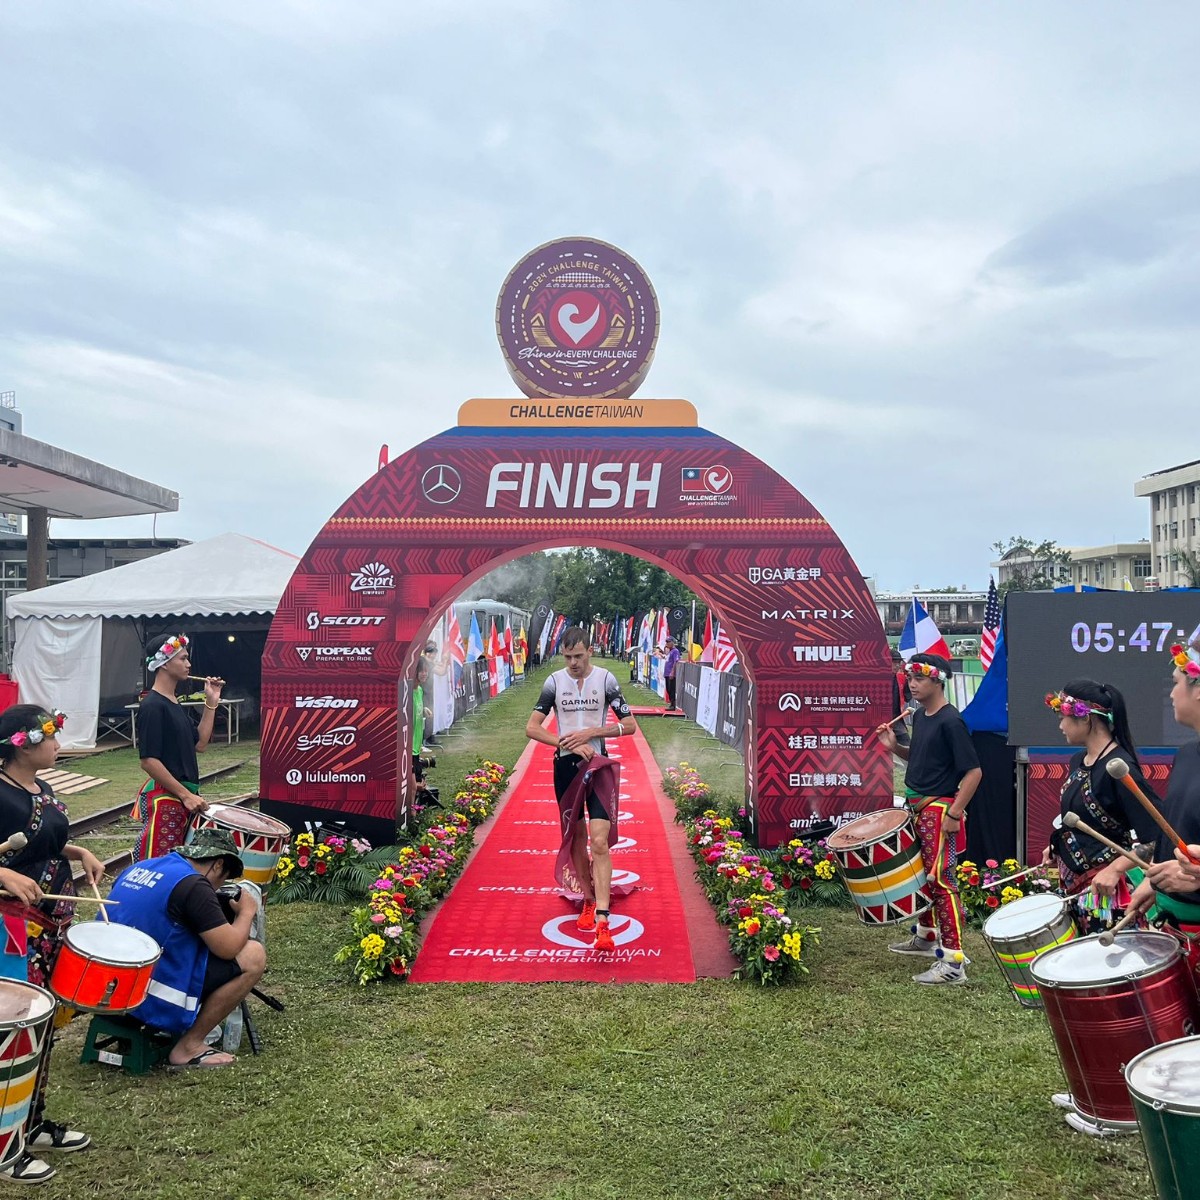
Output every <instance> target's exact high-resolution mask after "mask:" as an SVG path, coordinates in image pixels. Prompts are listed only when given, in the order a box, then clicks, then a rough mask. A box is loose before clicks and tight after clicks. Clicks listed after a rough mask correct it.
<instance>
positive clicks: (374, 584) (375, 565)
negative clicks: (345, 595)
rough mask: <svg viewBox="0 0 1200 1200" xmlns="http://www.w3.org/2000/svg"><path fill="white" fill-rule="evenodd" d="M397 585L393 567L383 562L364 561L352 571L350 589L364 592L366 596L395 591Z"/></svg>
mask: <svg viewBox="0 0 1200 1200" xmlns="http://www.w3.org/2000/svg"><path fill="white" fill-rule="evenodd" d="M395 587H396V576H395V575H394V574H393V572H392V569H391V567H388V566H385V565H384V564H383V563H381V562H369V563H364V564H363V565H362V566H361V567H359V568H358V570H357V571H351V573H350V590H351V591H352V592H362V593H363V595H364V596H382V595H383V593H384V592H387V591H394V590H395Z"/></svg>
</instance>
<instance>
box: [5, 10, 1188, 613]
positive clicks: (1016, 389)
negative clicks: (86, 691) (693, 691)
mask: <svg viewBox="0 0 1200 1200" xmlns="http://www.w3.org/2000/svg"><path fill="white" fill-rule="evenodd" d="M1198 14H1200V10H1198V9H1197V8H1196V6H1195V5H1194V4H1178V5H1172V4H1136V5H1134V4H1128V3H1088V4H1083V3H1074V4H1049V5H1047V4H1045V3H1037V4H1016V3H1004V4H992V5H989V4H981V3H978V2H972V3H970V4H966V3H960V4H903V5H902V4H899V3H897V4H864V3H857V4H851V5H846V4H834V3H829V4H808V3H801V2H795V0H789V2H785V0H774V2H760V3H757V4H748V3H741V4H734V3H715V2H711V0H689V2H688V3H682V2H680V3H656V2H654V0H638V2H634V3H625V2H621V0H617V2H609V3H606V4H603V5H597V4H594V3H582V2H580V3H575V2H566V3H560V4H557V5H549V4H545V3H533V2H525V0H470V2H468V0H429V2H427V3H425V4H422V5H418V4H416V3H411V2H400V0H396V2H394V3H382V2H376V3H351V2H348V0H337V2H336V3H335V2H333V0H294V2H291V3H279V2H271V0H238V2H237V3H222V2H210V3H196V2H194V0H189V2H188V3H169V2H166V0H153V2H151V0H146V2H145V3H136V2H125V3H119V2H110V0H88V3H86V4H78V3H69V4H68V3H57V2H53V0H42V2H40V3H32V2H30V3H9V4H6V5H4V6H3V8H2V9H0V78H2V79H3V87H2V89H0V277H2V281H3V282H2V285H0V390H8V389H15V390H16V392H17V402H18V406H19V407H20V409H21V411H22V413H23V415H24V420H25V432H26V433H27V434H29V435H30V436H32V437H35V438H39V439H42V440H44V441H48V442H51V443H54V444H56V445H60V446H63V447H65V448H67V449H69V450H73V451H75V452H77V453H79V454H83V455H86V456H89V457H92V458H95V459H99V460H100V461H102V462H105V463H107V464H109V465H111V466H114V467H118V468H120V469H122V470H124V471H127V472H130V473H131V474H134V475H138V476H141V477H143V478H146V479H149V480H152V481H153V482H155V483H159V484H162V485H164V486H167V487H170V488H173V489H175V490H177V491H178V492H179V493H180V497H181V499H180V512H179V513H178V514H175V515H169V516H164V517H159V518H158V521H157V531H158V533H159V534H160V535H171V536H178V537H186V538H191V539H199V538H203V537H207V536H210V535H212V534H216V533H220V532H223V531H225V530H235V531H237V532H241V533H246V534H251V535H253V536H256V537H260V538H263V539H264V540H266V541H269V542H272V543H275V544H276V545H279V546H282V547H284V548H286V549H288V550H292V551H294V552H297V553H298V552H301V551H302V550H303V549H304V548H305V546H307V544H308V543H309V541H310V540H311V539H312V537H313V536H315V534H316V533H317V531H318V530H319V529H320V527H321V525H322V524H323V523H324V521H325V520H326V518H327V517H328V516H329V515H330V513H331V512H332V511H333V510H334V509H335V508H336V507H337V506H338V505H339V504H340V503H341V502H342V501H343V500H344V499H345V498H346V497H347V496H348V495H349V494H350V493H351V492H352V491H353V490H354V489H355V488H356V487H357V486H358V484H359V483H360V482H361V481H362V480H363V479H364V478H365V477H366V476H367V475H369V474H370V473H371V472H372V471H373V470H374V468H375V463H376V458H377V454H378V450H379V446H380V443H382V442H387V443H388V444H389V445H390V447H391V450H392V454H393V457H394V456H396V455H397V454H399V453H400V452H401V451H403V450H404V449H405V448H407V447H409V446H412V445H414V444H416V443H417V442H419V441H422V440H424V439H425V438H427V437H430V436H432V435H433V434H435V433H438V432H440V431H441V430H442V429H445V428H447V427H449V426H451V425H453V424H454V422H455V419H456V412H457V407H458V405H459V404H460V403H461V402H462V401H463V400H465V399H466V398H468V397H470V396H496V395H510V394H513V393H514V390H515V389H514V387H513V385H512V384H511V382H510V381H509V379H508V375H507V373H506V371H505V369H504V365H503V362H502V359H501V357H500V353H499V349H498V347H497V345H496V341H495V333H494V325H493V321H494V306H495V300H496V294H497V292H498V290H499V288H500V285H501V283H502V282H503V280H504V277H505V275H506V274H507V272H508V270H509V269H510V267H511V266H512V265H513V264H514V263H515V262H516V261H517V260H518V259H519V258H520V257H522V255H523V254H525V253H526V252H527V251H528V250H530V249H532V248H533V247H534V246H536V245H537V244H539V243H541V242H544V241H548V240H550V239H552V238H555V237H559V236H563V235H567V234H587V235H592V236H595V237H599V238H602V239H604V240H606V241H610V242H614V243H616V244H617V245H618V246H620V247H622V248H623V249H624V250H626V251H628V252H629V253H630V254H632V255H633V256H634V257H635V258H636V259H637V260H638V261H639V262H640V263H641V264H642V266H643V267H644V268H645V270H646V272H647V273H648V274H649V276H650V278H651V280H652V281H653V283H654V285H655V288H656V290H657V293H658V299H659V305H660V308H661V311H662V325H661V334H660V338H659V344H658V352H657V356H656V359H655V364H654V366H653V368H652V369H651V371H650V373H649V376H648V377H647V380H646V382H645V383H644V384H643V385H642V388H641V391H640V393H639V395H640V396H642V397H654V396H683V397H686V398H688V399H690V400H692V401H693V402H694V403H695V404H696V406H697V407H698V409H699V412H700V420H701V424H702V425H704V426H705V427H706V428H709V429H711V430H713V431H715V432H717V433H719V434H723V435H725V436H727V437H729V438H731V439H732V440H734V441H737V442H738V443H739V444H741V445H742V446H744V447H746V448H747V449H748V450H750V451H751V452H753V453H754V454H756V455H757V456H758V457H760V458H761V459H763V460H764V461H765V462H767V463H768V464H770V465H771V466H773V467H775V468H776V469H777V470H779V471H780V472H781V473H782V474H784V475H785V476H786V477H787V478H788V479H790V480H791V481H792V482H793V483H794V484H795V485H796V486H797V487H798V488H799V489H800V490H801V491H802V492H803V493H804V494H805V495H806V496H807V497H808V498H809V499H810V500H811V501H812V502H813V503H814V504H815V505H816V506H817V507H818V508H819V509H820V510H821V511H822V512H823V513H824V514H825V516H826V517H827V518H828V519H829V520H830V521H831V522H832V523H833V525H834V527H835V528H836V529H837V531H838V532H839V534H840V535H841V536H842V538H843V540H844V541H845V543H846V544H847V546H848V547H849V549H850V552H851V554H852V555H853V556H854V558H855V559H856V561H857V562H858V564H859V566H860V567H861V569H862V570H863V571H864V572H865V573H867V574H872V575H875V576H877V577H878V580H879V583H880V586H881V587H883V588H890V589H896V590H903V589H905V588H907V587H909V586H911V585H913V584H915V583H920V584H922V585H923V586H934V585H943V584H964V583H965V584H967V585H969V586H972V587H981V586H986V582H987V576H988V562H989V560H990V559H991V558H992V557H994V556H993V555H992V553H991V552H990V550H989V546H990V544H991V543H992V542H994V541H996V540H997V539H1000V538H1007V537H1008V536H1009V535H1012V534H1023V535H1027V536H1029V537H1032V538H1034V539H1040V538H1042V537H1051V538H1055V539H1057V540H1058V541H1059V542H1060V543H1061V544H1064V545H1097V544H1101V543H1105V542H1109V541H1111V540H1112V539H1114V538H1116V539H1120V540H1135V539H1137V538H1140V537H1146V536H1148V532H1149V523H1150V518H1149V510H1148V504H1147V502H1146V501H1144V500H1138V499H1135V498H1134V496H1133V484H1134V482H1135V480H1137V479H1138V478H1139V477H1141V476H1142V475H1145V474H1147V473H1149V472H1151V471H1155V470H1159V469H1162V468H1164V467H1167V466H1171V465H1174V464H1176V463H1180V462H1185V461H1188V460H1190V459H1195V458H1200V437H1198V436H1197V417H1196V414H1197V411H1200V408H1198V405H1197V400H1196V395H1195V393H1196V380H1197V378H1198V377H1200V341H1198V339H1197V337H1196V333H1197V329H1196V326H1197V322H1198V317H1200V289H1198V283H1200V279H1198V275H1200V271H1198V262H1200V144H1198V137H1200V133H1198V131H1200V119H1198V118H1200V104H1198V99H1200V69H1198V67H1197V63H1200V36H1198V33H1200V15H1198ZM101 530H103V531H104V532H106V533H120V534H124V535H127V536H147V535H149V533H150V531H151V519H150V518H149V517H145V518H136V519H131V520H128V521H123V522H119V523H112V522H107V523H104V525H103V526H100V525H98V524H96V523H84V522H74V523H72V522H57V521H56V522H54V525H53V531H54V532H56V533H59V534H63V535H67V534H72V535H80V534H88V533H97V532H100V531H101Z"/></svg>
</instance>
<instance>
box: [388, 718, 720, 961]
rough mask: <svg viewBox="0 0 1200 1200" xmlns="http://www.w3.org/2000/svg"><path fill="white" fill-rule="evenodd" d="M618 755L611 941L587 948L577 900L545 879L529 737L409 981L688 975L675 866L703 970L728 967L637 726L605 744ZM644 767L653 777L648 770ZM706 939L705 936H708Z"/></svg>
mask: <svg viewBox="0 0 1200 1200" xmlns="http://www.w3.org/2000/svg"><path fill="white" fill-rule="evenodd" d="M609 745H610V749H612V750H613V751H614V753H613V757H614V758H619V759H620V761H621V819H620V824H619V833H620V835H621V840H620V841H619V842H618V843H617V845H616V846H615V847H614V848H613V877H614V882H622V881H628V878H629V876H630V875H632V876H634V881H635V882H636V884H637V890H636V891H635V892H634V893H633V894H632V895H630V896H626V897H623V898H619V899H616V900H615V901H614V903H613V917H612V926H611V927H612V933H613V941H614V942H616V949H615V950H614V951H612V952H611V953H600V952H597V951H595V950H593V949H592V945H591V943H592V940H593V935H592V934H590V933H582V932H580V931H579V930H578V929H576V928H575V918H576V916H577V910H576V908H575V906H573V905H570V904H568V903H567V901H566V900H565V899H563V897H562V896H561V895H560V894H559V892H558V889H557V887H556V885H555V882H554V874H553V870H554V858H555V855H556V854H557V853H558V843H559V834H558V819H557V818H558V810H557V807H556V804H555V800H554V783H553V775H552V767H551V756H552V754H553V751H552V750H551V748H550V747H549V746H543V745H541V744H540V743H537V742H530V744H529V747H528V748H527V750H526V751H525V753H524V754H523V755H522V756H521V760H520V762H519V763H518V764H517V768H516V770H515V771H514V772H513V781H512V784H511V786H510V788H509V791H508V793H507V796H506V798H505V799H504V801H503V803H502V804H501V806H500V809H499V811H498V812H497V814H496V816H495V817H494V818H493V821H492V823H491V826H490V828H489V829H488V830H487V833H486V836H485V837H484V839H483V841H482V843H481V844H480V845H479V846H477V847H476V849H475V852H474V855H473V857H472V858H471V860H470V861H469V862H468V864H467V868H466V870H465V871H464V872H463V874H462V876H461V877H460V878H459V880H458V882H457V883H456V884H455V885H454V888H453V890H452V891H451V892H450V895H449V896H448V897H447V898H446V900H445V901H444V902H443V903H442V906H441V908H440V909H439V910H438V911H437V913H436V914H435V916H434V918H433V921H432V924H431V925H430V927H429V929H428V931H427V933H426V935H425V939H424V941H423V943H422V945H421V949H420V951H419V953H418V955H417V959H416V962H415V963H414V965H413V970H412V975H411V979H412V982H414V983H474V982H481V981H483V982H494V983H514V982H515V983H548V982H568V981H572V980H589V981H592V982H603V983H609V982H612V983H689V982H691V981H693V980H694V979H695V978H696V975H697V970H696V966H695V965H694V963H693V947H692V941H691V939H690V937H689V933H688V922H687V921H685V918H684V908H685V905H684V901H683V899H681V896H680V885H679V883H678V881H677V879H676V869H677V868H678V869H679V870H680V871H681V873H683V872H686V874H683V878H684V881H685V882H684V887H685V888H686V889H688V893H689V894H688V903H687V911H688V916H689V918H690V919H691V921H692V923H693V925H694V926H697V925H698V926H700V929H699V937H698V939H697V940H698V942H699V947H698V950H699V954H700V960H699V961H700V967H701V973H703V974H710V975H711V974H721V975H723V974H728V973H729V970H728V968H729V966H730V964H731V960H729V959H728V958H727V955H726V957H722V955H721V954H720V953H719V952H718V953H716V954H714V945H715V946H717V948H718V950H719V945H720V943H721V942H722V941H723V940H724V935H723V934H722V933H721V930H720V927H719V926H718V925H717V923H716V920H715V918H714V917H713V916H712V913H711V910H708V909H707V906H706V905H705V904H704V902H703V900H701V904H699V905H697V904H696V902H695V896H694V895H692V894H691V893H693V892H698V891H699V889H698V885H696V883H695V882H694V880H692V879H691V878H690V869H691V866H690V862H689V861H688V860H687V857H686V851H684V852H683V855H682V857H681V856H680V848H681V847H682V845H683V836H682V833H681V832H680V831H678V830H677V829H674V828H673V829H672V830H670V836H671V838H672V842H674V841H678V842H679V846H674V845H673V844H669V843H668V831H667V830H666V829H665V828H664V825H663V819H664V818H663V814H664V811H665V810H666V801H665V799H664V798H663V796H662V793H661V791H660V789H659V786H658V784H659V781H660V779H661V776H660V775H659V774H658V768H657V766H656V765H655V764H654V760H653V758H652V757H651V755H650V753H649V749H648V748H647V747H646V745H645V742H644V740H643V739H642V737H641V735H640V734H638V735H637V736H636V737H633V738H622V739H621V740H620V741H617V742H615V743H614V742H610V743H609ZM651 772H653V775H652V774H651ZM714 939H715V940H714Z"/></svg>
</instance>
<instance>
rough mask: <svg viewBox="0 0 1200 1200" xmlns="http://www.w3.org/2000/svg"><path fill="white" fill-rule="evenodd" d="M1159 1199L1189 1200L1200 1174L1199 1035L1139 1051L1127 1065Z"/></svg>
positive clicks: (1127, 1080)
mask: <svg viewBox="0 0 1200 1200" xmlns="http://www.w3.org/2000/svg"><path fill="white" fill-rule="evenodd" d="M1125 1083H1126V1085H1127V1086H1128V1088H1129V1095H1130V1096H1131V1097H1132V1099H1133V1110H1134V1112H1135V1113H1137V1122H1138V1128H1139V1129H1140V1130H1141V1133H1142V1145H1143V1146H1144V1147H1145V1149H1146V1158H1147V1159H1148V1160H1149V1163H1150V1178H1151V1179H1153V1180H1154V1189H1155V1195H1156V1196H1157V1197H1158V1200H1189V1197H1191V1196H1193V1195H1195V1191H1196V1180H1197V1179H1200V1037H1189V1038H1180V1039H1179V1041H1177V1042H1166V1043H1165V1044H1163V1045H1161V1046H1153V1047H1151V1049H1149V1050H1143V1051H1142V1053H1141V1054H1139V1055H1138V1056H1137V1058H1135V1059H1134V1060H1133V1062H1131V1063H1130V1064H1129V1065H1128V1066H1127V1067H1126V1068H1125Z"/></svg>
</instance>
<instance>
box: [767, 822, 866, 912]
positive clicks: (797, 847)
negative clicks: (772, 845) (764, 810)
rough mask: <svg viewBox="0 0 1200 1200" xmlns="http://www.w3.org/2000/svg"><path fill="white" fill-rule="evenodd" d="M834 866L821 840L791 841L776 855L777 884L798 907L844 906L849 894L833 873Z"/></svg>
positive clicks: (832, 858)
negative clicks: (793, 897)
mask: <svg viewBox="0 0 1200 1200" xmlns="http://www.w3.org/2000/svg"><path fill="white" fill-rule="evenodd" d="M836 862H837V859H836V857H835V856H834V853H833V851H832V850H830V849H829V847H828V846H826V845H825V842H824V840H823V839H822V840H820V841H805V840H802V839H801V838H793V839H792V840H791V841H790V842H788V844H787V845H786V846H783V847H781V848H780V851H779V869H778V872H777V875H778V879H779V883H780V885H781V886H782V887H783V888H784V889H785V890H786V891H788V892H790V893H793V894H794V895H795V897H796V899H797V901H798V902H799V903H801V904H828V905H835V904H846V903H848V902H849V900H850V894H849V892H847V891H846V885H845V883H843V882H842V877H841V876H840V875H839V874H838V872H837V867H836V865H835V863H836Z"/></svg>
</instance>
